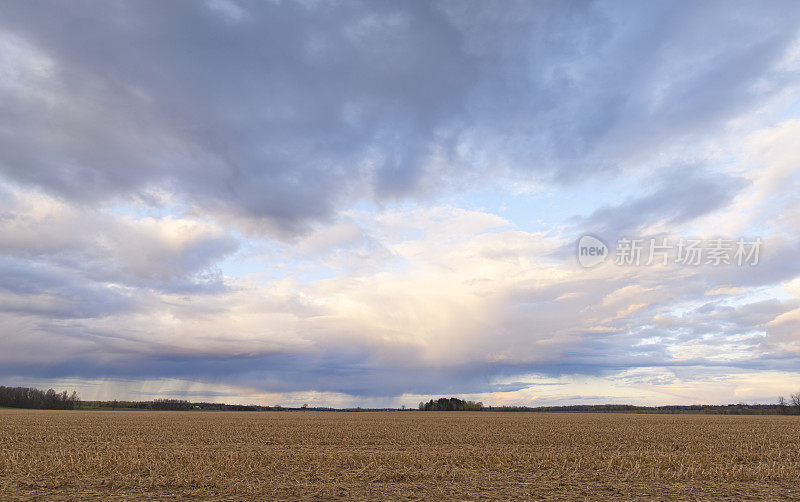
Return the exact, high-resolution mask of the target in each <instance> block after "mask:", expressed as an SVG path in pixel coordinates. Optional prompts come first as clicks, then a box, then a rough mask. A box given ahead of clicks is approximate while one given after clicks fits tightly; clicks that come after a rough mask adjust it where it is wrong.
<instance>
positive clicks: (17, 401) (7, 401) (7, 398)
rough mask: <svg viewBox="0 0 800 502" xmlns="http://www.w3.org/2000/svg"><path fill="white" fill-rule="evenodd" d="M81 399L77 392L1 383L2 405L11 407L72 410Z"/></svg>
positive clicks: (0, 403) (0, 399) (0, 395)
mask: <svg viewBox="0 0 800 502" xmlns="http://www.w3.org/2000/svg"><path fill="white" fill-rule="evenodd" d="M79 401H80V398H79V397H78V393H77V392H73V393H72V394H68V393H67V391H63V392H56V391H54V390H53V389H47V390H46V391H43V390H39V389H34V388H31V387H6V386H3V385H0V406H7V407H9V408H34V409H40V410H71V409H73V408H75V406H76V405H77V404H78V402H79Z"/></svg>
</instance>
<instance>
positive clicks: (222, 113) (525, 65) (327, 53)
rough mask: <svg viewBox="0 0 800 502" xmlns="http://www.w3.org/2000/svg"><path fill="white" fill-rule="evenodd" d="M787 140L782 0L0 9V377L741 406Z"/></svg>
mask: <svg viewBox="0 0 800 502" xmlns="http://www.w3.org/2000/svg"><path fill="white" fill-rule="evenodd" d="M799 139H800V4H799V3H797V2H777V1H770V2H688V1H677V2H675V1H669V2H667V1H665V2H613V1H609V2H561V1H553V2H548V1H535V2H527V1H526V2H513V1H510V0H509V1H503V2H491V1H467V2H463V1H444V2H435V1H434V2H427V1H425V2H389V1H377V2H363V3H362V2H357V1H347V2H339V1H326V0H303V1H296V2H292V1H283V0H275V1H266V0H265V1H245V0H209V1H205V2H200V1H174V2H163V1H146V0H137V1H122V0H115V1H74V2H55V1H54V2H49V1H45V0H37V1H34V2H28V1H16V0H11V1H3V2H0V347H2V348H1V349H0V383H2V384H5V385H27V386H36V387H40V388H47V387H54V388H56V389H59V390H60V389H69V390H77V391H78V392H79V393H80V395H81V397H82V398H83V399H132V400H149V399H153V398H163V397H171V398H181V399H190V400H193V401H203V400H205V401H214V402H227V403H242V404H249V403H255V404H263V405H283V406H298V405H300V404H304V403H308V404H310V405H315V406H334V407H346V406H362V407H384V406H392V407H394V406H401V405H404V406H416V404H417V403H418V402H419V401H421V400H427V399H430V398H432V397H440V396H460V397H462V398H467V399H474V400H477V401H482V402H483V403H485V404H494V405H529V406H539V405H561V404H602V403H629V404H643V405H665V404H695V403H709V404H722V403H738V402H747V403H749V402H763V403H774V402H776V401H777V397H778V396H779V395H788V394H789V393H791V392H797V391H800V259H798V258H799V257H800V204H799V202H800V140H799ZM584 235H590V236H592V237H593V238H595V239H597V240H598V241H599V242H600V243H602V244H601V245H604V246H605V247H606V255H605V258H604V259H603V260H602V261H601V262H600V263H596V264H593V266H588V267H586V266H583V265H584V264H583V263H582V261H581V260H580V259H579V246H578V242H579V239H580V238H581V237H582V236H584ZM621 239H628V240H629V241H636V242H637V243H638V244H640V245H641V249H642V251H641V252H642V259H641V262H640V263H639V264H636V263H634V262H632V261H631V260H629V261H625V259H624V256H625V254H624V253H625V250H624V245H623V244H621V241H620V240H621ZM719 239H721V241H720V240H719ZM740 239H741V241H740ZM690 240H692V241H697V242H700V244H699V249H700V250H701V251H702V252H703V253H705V254H703V255H702V260H701V261H700V262H699V263H696V264H692V263H687V262H685V261H681V260H680V255H679V251H680V249H679V247H678V243H682V242H683V243H685V242H688V241H690ZM593 242H594V241H593ZM654 242H657V243H658V244H665V246H666V247H665V249H668V256H664V257H663V258H664V259H662V256H661V255H658V254H657V255H655V257H656V259H654V260H649V252H650V251H651V249H653V248H652V246H653V245H654V244H653V243H654ZM715 242H716V244H715ZM739 242H742V243H744V244H745V245H749V248H747V250H748V253H749V254H748V255H747V256H745V258H748V259H746V260H744V263H737V260H736V259H735V254H734V253H735V251H736V250H737V249H739V246H740V245H739V244H738V243H739ZM633 247H634V248H635V247H636V245H635V244H634V245H633ZM715 248H716V249H717V251H718V252H721V253H723V254H724V255H725V256H727V257H728V260H727V261H729V263H725V262H724V261H722V262H719V260H716V262H715V260H712V259H711V258H712V256H714V255H713V253H714V249H715ZM720 250H722V251H720ZM755 252H757V253H755ZM631 256H632V255H631ZM717 256H719V253H717ZM740 258H741V257H740ZM648 262H649V264H648Z"/></svg>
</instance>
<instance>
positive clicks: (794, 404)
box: [778, 392, 800, 415]
mask: <svg viewBox="0 0 800 502" xmlns="http://www.w3.org/2000/svg"><path fill="white" fill-rule="evenodd" d="M778 409H779V410H780V412H781V414H783V415H789V414H796V415H800V392H797V393H795V394H791V395H790V396H789V400H788V401H787V400H786V398H785V397H783V396H781V397H779V398H778Z"/></svg>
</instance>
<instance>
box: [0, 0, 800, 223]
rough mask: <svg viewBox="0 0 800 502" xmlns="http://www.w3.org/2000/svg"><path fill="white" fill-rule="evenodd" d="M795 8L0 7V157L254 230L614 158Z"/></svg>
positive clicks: (678, 111)
mask: <svg viewBox="0 0 800 502" xmlns="http://www.w3.org/2000/svg"><path fill="white" fill-rule="evenodd" d="M209 6H210V7H209ZM799 11H800V8H798V5H797V4H796V3H786V4H777V3H776V4H775V5H774V8H772V9H764V8H757V6H756V5H755V4H752V5H751V6H748V5H745V4H737V5H735V6H732V5H730V4H727V3H702V4H697V3H688V2H687V3H681V2H677V3H676V2H670V3H663V4H655V3H651V2H647V3H640V4H630V3H624V4H615V3H600V4H594V3H564V2H536V3H525V2H520V3H485V2H474V3H463V2H450V3H447V2H446V3H443V4H432V3H428V2H402V3H395V2H370V3H363V4H361V3H348V4H329V3H327V2H311V3H293V2H276V3H268V2H238V3H237V2H222V1H217V2H211V3H210V4H208V5H206V4H203V3H201V2H73V3H69V4H66V3H63V2H54V3H50V2H8V3H6V4H5V5H4V7H3V15H2V16H0V30H2V33H3V37H4V38H3V45H2V47H3V48H4V49H5V52H6V63H5V64H6V65H7V66H9V67H10V70H8V73H7V75H9V78H8V85H6V86H0V92H2V99H0V103H2V104H0V114H2V116H3V120H4V122H5V123H7V124H13V125H14V126H13V127H9V128H4V129H2V131H0V152H2V153H0V169H2V172H3V174H4V175H5V176H7V177H8V178H10V179H12V180H16V181H19V182H23V183H28V184H33V185H36V186H39V187H42V188H44V189H46V190H48V191H50V192H52V193H56V194H60V195H63V196H66V197H69V198H71V199H75V200H80V201H84V202H96V201H101V200H105V199H107V198H108V197H112V196H120V195H121V196H130V195H135V194H138V193H140V192H142V191H144V190H146V189H147V188H150V187H153V186H158V187H166V188H168V189H169V190H172V191H174V192H176V193H178V194H179V195H181V196H183V197H185V198H186V199H187V202H189V203H190V204H193V205H196V206H198V207H200V208H202V209H203V210H205V211H211V212H215V213H217V214H224V215H228V216H229V217H233V218H243V219H245V220H247V221H249V222H250V223H251V225H250V227H252V228H256V229H261V230H262V231H263V230H264V228H273V229H275V228H278V229H282V230H283V231H295V230H297V229H299V228H302V227H303V226H304V224H305V223H308V222H310V221H312V220H316V219H325V218H327V217H328V216H329V215H330V214H331V212H332V211H334V210H336V209H337V208H340V207H342V206H343V205H346V204H347V203H348V201H351V200H353V198H357V197H361V196H363V195H365V194H372V195H373V196H375V197H377V198H379V199H381V198H386V197H397V196H408V195H414V194H415V193H418V192H419V191H420V190H427V189H431V187H433V188H432V189H436V187H439V186H441V183H440V181H441V178H442V177H444V178H448V177H454V178H456V179H459V180H468V179H476V178H477V179H485V178H487V177H488V178H492V177H494V176H496V175H497V174H498V173H499V172H505V173H506V174H508V172H507V171H508V169H509V168H510V169H511V172H512V173H517V174H522V175H525V176H527V175H528V174H530V173H534V174H537V175H544V176H546V177H550V178H552V179H556V180H569V179H573V178H575V177H576V176H578V175H579V174H581V173H584V174H586V173H590V172H597V171H601V172H602V171H607V172H608V171H616V170H618V169H621V168H624V166H625V165H626V164H627V165H629V164H630V163H631V162H633V161H639V160H640V159H642V158H646V157H647V156H648V155H650V154H654V153H656V152H657V151H658V150H660V149H661V148H663V147H665V145H666V144H668V142H671V143H674V142H675V141H682V140H684V139H687V138H689V139H692V138H695V137H703V136H704V135H706V134H709V133H714V131H715V130H717V129H718V128H719V127H720V124H721V121H723V120H726V119H728V118H731V117H734V116H737V115H738V114H740V113H742V112H743V111H746V110H748V109H750V108H751V107H752V106H755V105H757V104H758V103H760V102H761V100H762V99H764V98H766V97H768V96H770V95H771V94H770V93H774V92H776V91H777V90H779V89H781V88H783V87H784V86H785V85H786V84H787V79H788V78H789V75H786V74H785V73H781V72H780V71H778V70H775V64H776V61H777V60H778V59H779V58H780V57H781V56H782V55H783V54H784V52H785V50H786V48H787V46H788V44H789V43H790V42H791V41H792V39H793V37H794V36H795V35H796V30H795V27H796V24H797V19H798V12H799ZM37 58H39V59H41V61H39V62H38V63H37V61H38V59H37ZM32 61H33V62H32ZM48 61H49V65H48V64H45V63H47V62H48ZM757 83H761V85H760V86H757V85H755V84H757ZM671 143H670V144H671ZM437 159H438V160H437Z"/></svg>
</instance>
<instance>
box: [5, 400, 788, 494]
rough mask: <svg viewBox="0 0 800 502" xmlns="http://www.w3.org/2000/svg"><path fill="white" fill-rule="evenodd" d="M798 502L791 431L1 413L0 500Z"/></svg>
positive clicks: (514, 418) (283, 415)
mask: <svg viewBox="0 0 800 502" xmlns="http://www.w3.org/2000/svg"><path fill="white" fill-rule="evenodd" d="M91 496H95V497H98V498H103V499H106V500H108V499H111V500H133V499H161V500H178V499H187V498H194V499H197V500H208V499H215V500H241V499H265V498H269V499H289V500H296V499H320V500H322V499H332V498H341V499H386V498H391V499H418V498H444V499H460V500H464V499H467V500H469V499H497V500H507V499H514V498H521V499H534V500H537V499H543V500H592V499H610V498H615V499H620V498H621V499H627V500H653V499H655V500H673V499H680V500H694V499H706V500H720V499H730V500H742V499H753V500H787V499H797V500H800V417H789V416H720V415H617V414H544V413H486V412H482V413H469V412H438V413H437V412H425V413H420V412H393V413H339V412H263V413H259V412H242V413H236V412H148V411H141V412H119V411H118V412H102V411H98V412H92V411H23V410H0V499H2V500H80V499H86V498H88V497H91Z"/></svg>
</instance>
